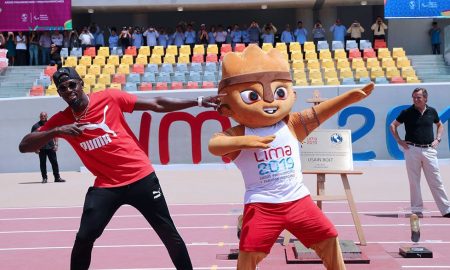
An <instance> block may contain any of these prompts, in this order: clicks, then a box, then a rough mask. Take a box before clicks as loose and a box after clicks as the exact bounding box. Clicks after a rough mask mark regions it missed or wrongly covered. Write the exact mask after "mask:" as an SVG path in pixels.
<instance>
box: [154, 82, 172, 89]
mask: <svg viewBox="0 0 450 270" xmlns="http://www.w3.org/2000/svg"><path fill="white" fill-rule="evenodd" d="M168 89H169V85H168V84H167V82H157V83H156V87H155V90H168Z"/></svg>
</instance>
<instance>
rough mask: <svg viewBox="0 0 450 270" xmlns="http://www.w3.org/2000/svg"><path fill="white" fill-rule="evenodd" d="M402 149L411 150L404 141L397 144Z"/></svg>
mask: <svg viewBox="0 0 450 270" xmlns="http://www.w3.org/2000/svg"><path fill="white" fill-rule="evenodd" d="M397 143H398V144H399V145H400V146H401V147H403V149H405V150H406V149H409V145H408V144H407V142H406V141H404V140H399V141H398V142H397Z"/></svg>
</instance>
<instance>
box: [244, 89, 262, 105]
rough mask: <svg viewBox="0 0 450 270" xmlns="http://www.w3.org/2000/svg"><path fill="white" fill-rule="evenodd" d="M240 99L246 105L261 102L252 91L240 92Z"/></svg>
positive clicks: (257, 95)
mask: <svg viewBox="0 0 450 270" xmlns="http://www.w3.org/2000/svg"><path fill="white" fill-rule="evenodd" d="M241 98H242V101H244V102H245V103H247V104H251V103H255V102H256V101H258V100H261V97H260V96H259V94H258V93H257V92H256V91H253V90H246V91H243V92H241Z"/></svg>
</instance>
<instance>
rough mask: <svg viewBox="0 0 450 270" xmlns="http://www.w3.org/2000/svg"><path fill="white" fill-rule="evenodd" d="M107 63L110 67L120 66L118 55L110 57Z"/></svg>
mask: <svg viewBox="0 0 450 270" xmlns="http://www.w3.org/2000/svg"><path fill="white" fill-rule="evenodd" d="M107 63H108V64H110V65H114V66H118V65H119V64H120V62H119V56H118V55H110V56H109V57H108V61H107Z"/></svg>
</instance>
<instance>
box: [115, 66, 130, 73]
mask: <svg viewBox="0 0 450 270" xmlns="http://www.w3.org/2000/svg"><path fill="white" fill-rule="evenodd" d="M117 73H118V74H130V66H129V65H128V64H120V65H119V67H118V68H117Z"/></svg>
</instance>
